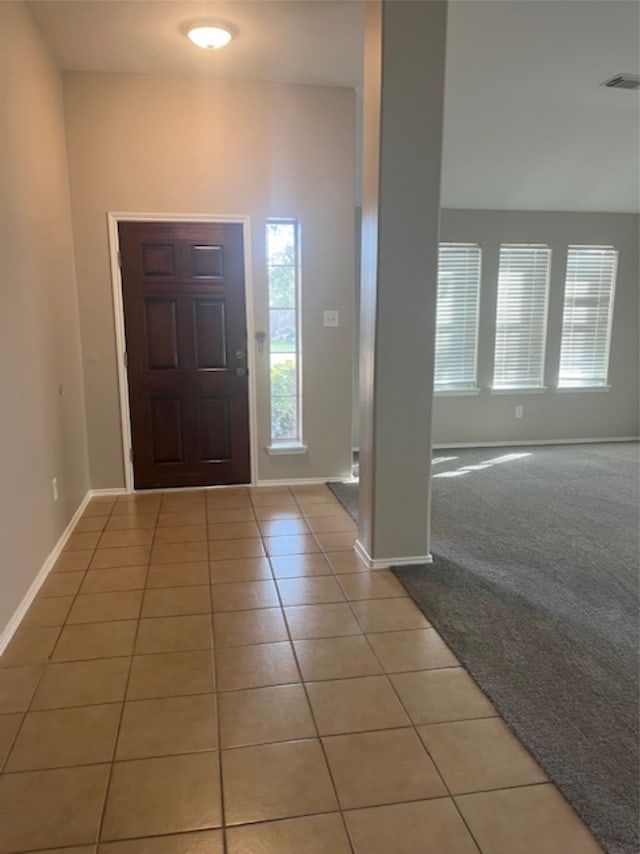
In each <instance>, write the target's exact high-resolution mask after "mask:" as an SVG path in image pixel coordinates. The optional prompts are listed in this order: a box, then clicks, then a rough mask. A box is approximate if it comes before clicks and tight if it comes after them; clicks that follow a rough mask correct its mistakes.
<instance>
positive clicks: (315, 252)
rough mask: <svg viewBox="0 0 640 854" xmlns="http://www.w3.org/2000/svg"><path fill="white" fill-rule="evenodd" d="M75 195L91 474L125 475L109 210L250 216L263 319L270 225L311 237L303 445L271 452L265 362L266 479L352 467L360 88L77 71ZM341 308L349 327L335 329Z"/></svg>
mask: <svg viewBox="0 0 640 854" xmlns="http://www.w3.org/2000/svg"><path fill="white" fill-rule="evenodd" d="M64 84H65V86H64V88H65V105H66V117H67V134H68V146H69V163H70V177H71V197H72V210H73V225H74V237H75V245H76V262H77V269H78V283H79V295H80V315H81V324H82V340H83V352H84V370H85V380H86V399H87V424H88V434H89V456H90V466H91V482H92V486H93V487H94V488H100V487H103V488H104V487H118V486H122V485H123V483H124V479H123V461H122V450H121V432H120V414H119V406H118V388H117V374H116V353H115V342H114V322H113V311H112V292H111V279H110V271H109V256H108V241H107V212H108V211H119V212H123V211H128V212H145V213H202V214H204V213H208V214H226V215H238V214H245V215H249V216H250V217H251V234H252V238H251V256H252V267H253V289H254V305H255V318H254V319H255V328H256V329H257V330H259V329H267V328H268V326H267V308H266V276H265V250H264V224H265V220H266V219H267V218H268V217H295V218H298V219H299V221H300V224H301V231H302V288H303V294H302V307H303V323H302V326H303V330H302V332H303V348H304V351H303V364H304V392H305V400H304V423H305V436H304V439H305V441H306V443H307V444H308V447H309V451H308V454H306V455H302V456H284V457H282V456H279V457H269V456H267V455H266V453H265V452H264V447H265V446H266V445H267V444H268V442H269V424H268V420H269V419H268V392H267V389H268V361H267V356H266V354H265V355H262V356H261V355H257V357H256V358H257V365H256V381H257V385H258V407H257V415H258V424H259V428H258V434H259V435H258V445H259V476H260V478H261V479H274V478H314V477H340V476H345V475H348V474H349V469H350V447H351V381H352V377H351V360H352V352H351V334H352V322H353V280H354V257H353V198H354V190H353V182H354V164H353V156H354V143H353V133H354V130H353V128H354V103H353V92H351V91H349V90H346V89H332V88H323V87H310V86H285V85H269V84H258V83H248V82H230V81H220V80H212V79H209V78H197V77H181V78H178V77H152V76H144V75H119V74H94V73H68V74H65V77H64ZM325 308H330V309H338V310H339V311H340V315H341V326H340V328H339V329H324V328H323V327H322V310H323V309H325Z"/></svg>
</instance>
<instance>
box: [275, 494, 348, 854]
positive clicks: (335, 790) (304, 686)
mask: <svg viewBox="0 0 640 854" xmlns="http://www.w3.org/2000/svg"><path fill="white" fill-rule="evenodd" d="M292 494H293V493H292ZM294 501H296V505H297V506H300V505H298V502H297V500H296V499H295V496H294ZM269 563H270V564H271V561H269ZM272 571H273V570H272ZM275 587H276V591H277V596H278V600H279V602H280V610H281V612H282V618H283V620H284V624H285V627H286V631H287V637H288V638H289V644H290V646H291V650H292V652H293V656H294V658H295V662H296V667H297V668H298V673H299V675H300V684H301V685H302V690H303V691H304V695H305V698H306V701H307V707H308V709H309V713H310V715H311V720H312V721H313V726H314V728H315V731H316V739H317V741H318V743H319V745H320V749H321V751H322V756H323V759H324V763H325V767H326V769H327V773H328V775H329V779H330V780H331V786H332V788H333V794H334V797H335V800H336V804H337V807H338V812H339V814H340V819H341V821H342V827H343V829H344V833H345V837H346V839H347V842H348V844H349V848H350V849H351V852H352V854H355V849H354V846H353V842H352V840H351V836H350V834H349V829H348V827H347V822H346V819H345V817H344V812H343V809H342V804H341V803H340V797H339V795H338V788H337V786H336V781H335V779H334V776H333V772H332V770H331V765H330V764H329V758H328V756H327V752H326V749H325V746H324V742H323V740H322V737H321V735H320V728H319V726H318V721H317V720H316V715H315V712H314V710H313V705H312V703H311V700H310V698H309V692H308V690H307V684H306V682H305V681H304V678H303V674H302V667H301V666H300V660H299V658H298V654H297V651H296V648H295V644H294V642H293V638H292V637H291V630H290V628H289V623H288V621H287V615H286V613H285V610H284V605H283V603H282V596H281V594H280V588H279V587H278V585H277V584H276V585H275Z"/></svg>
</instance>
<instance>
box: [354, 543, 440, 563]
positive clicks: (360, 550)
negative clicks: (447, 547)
mask: <svg viewBox="0 0 640 854" xmlns="http://www.w3.org/2000/svg"><path fill="white" fill-rule="evenodd" d="M354 549H355V552H356V554H357V555H358V557H359V558H360V560H362V561H363V562H364V563H366V565H367V566H368V567H369V569H388V568H389V567H390V566H412V565H413V564H419V563H433V557H432V555H431V554H426V555H415V556H412V557H387V558H382V559H376V558H372V557H371V555H370V554H369V552H368V551H367V550H366V549H365V547H364V546H363V545H362V543H361V542H360V540H356V542H355V546H354Z"/></svg>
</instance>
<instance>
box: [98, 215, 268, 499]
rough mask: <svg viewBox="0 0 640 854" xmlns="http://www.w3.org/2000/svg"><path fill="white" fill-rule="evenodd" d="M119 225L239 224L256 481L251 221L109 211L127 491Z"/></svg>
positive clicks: (235, 217)
mask: <svg viewBox="0 0 640 854" xmlns="http://www.w3.org/2000/svg"><path fill="white" fill-rule="evenodd" d="M119 222H193V223H198V222H210V223H218V222H220V223H222V222H230V223H240V225H241V226H242V239H243V245H244V297H245V313H246V323H247V368H248V370H249V446H250V453H251V483H252V484H255V483H257V482H258V430H257V416H256V412H257V408H256V371H255V350H254V346H253V344H254V334H253V333H254V328H253V287H252V275H251V222H250V218H249V216H238V215H237V214H234V215H230V216H220V215H218V214H184V213H181V214H169V213H138V212H135V213H131V212H120V211H109V213H108V214H107V224H108V229H109V257H110V261H111V287H112V292H113V315H114V325H115V337H116V360H117V366H118V390H119V394H120V421H121V428H122V460H123V466H124V478H125V486H126V490H127V492H134V486H133V462H132V459H131V453H130V451H131V448H132V444H131V410H130V407H129V380H128V376H127V365H126V361H125V356H126V342H125V334H124V305H123V300H122V274H121V270H120V242H119V238H118V223H119Z"/></svg>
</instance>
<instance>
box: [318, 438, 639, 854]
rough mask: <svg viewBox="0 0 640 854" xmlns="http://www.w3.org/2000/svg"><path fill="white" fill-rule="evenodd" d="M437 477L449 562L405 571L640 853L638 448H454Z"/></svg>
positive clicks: (552, 770)
mask: <svg viewBox="0 0 640 854" xmlns="http://www.w3.org/2000/svg"><path fill="white" fill-rule="evenodd" d="M519 453H521V454H527V456H522V457H517V458H516V457H512V458H508V455H511V454H519ZM443 457H455V459H451V460H448V461H444V462H443V461H442V458H443ZM504 457H507V458H506V459H501V458H504ZM438 458H440V460H438ZM467 467H469V468H467ZM455 472H458V474H455ZM451 473H454V474H453V476H451ZM433 474H434V475H436V477H434V481H433V517H432V519H433V528H432V530H433V543H432V549H433V554H434V563H433V564H429V565H425V566H421V567H404V568H398V569H395V570H394V571H395V573H396V575H397V576H398V578H399V579H400V580H401V581H402V583H403V584H404V586H405V587H406V589H407V591H408V592H409V594H410V595H411V596H412V598H413V599H414V600H415V601H416V603H417V604H418V605H419V607H420V608H421V610H422V611H423V612H424V613H425V614H426V616H427V617H428V618H429V619H430V620H431V622H432V623H433V625H434V626H435V627H436V628H437V629H438V631H439V632H440V633H441V634H442V635H443V637H444V638H445V640H446V641H447V643H448V644H449V645H450V646H451V648H452V649H453V651H454V652H455V654H456V655H457V656H458V658H459V659H460V660H461V661H462V662H463V664H464V665H465V667H466V668H467V669H468V670H469V672H470V673H471V674H472V675H473V676H474V678H475V679H476V681H477V682H478V684H479V685H480V687H481V688H482V689H483V690H484V691H485V692H486V693H487V694H488V696H489V697H491V699H492V700H493V702H494V703H495V705H496V706H497V708H498V709H499V711H500V713H501V714H502V715H503V717H504V718H505V719H506V721H507V722H508V724H509V725H510V726H511V727H512V729H513V730H514V731H515V732H516V733H517V734H518V736H519V737H520V739H521V740H522V741H523V742H524V743H525V744H526V745H527V746H528V747H529V749H530V750H531V752H532V753H533V754H534V755H535V756H536V758H537V759H538V761H539V762H540V764H541V765H542V766H543V768H544V769H545V770H546V771H547V773H548V774H549V776H550V777H551V779H553V780H554V782H555V783H556V784H557V785H558V786H559V787H560V789H561V790H562V791H563V792H564V794H565V796H566V797H567V799H568V800H569V801H570V802H571V803H572V804H573V806H574V808H575V809H576V811H577V812H578V813H579V814H580V815H581V816H582V817H583V819H584V820H585V821H586V823H587V824H588V825H589V826H590V828H591V830H592V832H593V833H594V835H595V836H596V838H597V839H598V840H599V841H600V842H601V844H602V845H603V847H604V848H605V850H606V851H608V852H609V854H638V850H639V844H638V800H639V788H638V525H639V523H638V485H639V473H638V445H637V444H634V443H629V444H627V443H625V444H613V443H612V444H608V445H605V444H597V445H574V446H553V447H550V446H546V447H537V448H521V449H515V448H503V449H478V450H464V451H454V450H452V451H449V452H443V451H438V452H437V453H436V454H435V456H434V468H433ZM443 475H444V476H443ZM341 486H342V487H345V486H346V487H347V489H346V490H345V489H344V488H341V489H340V490H338V489H335V488H334V491H335V492H336V494H337V496H338V497H339V498H340V499H341V500H343V501H344V503H345V506H346V507H347V509H348V510H350V512H353V511H354V510H355V511H356V513H357V484H354V485H351V484H345V485H341ZM354 487H355V489H354ZM345 493H351V494H350V495H349V496H348V497H347V498H346V500H344V494H345ZM567 854H574V852H567ZM575 854H579V852H575Z"/></svg>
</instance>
